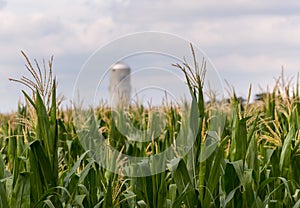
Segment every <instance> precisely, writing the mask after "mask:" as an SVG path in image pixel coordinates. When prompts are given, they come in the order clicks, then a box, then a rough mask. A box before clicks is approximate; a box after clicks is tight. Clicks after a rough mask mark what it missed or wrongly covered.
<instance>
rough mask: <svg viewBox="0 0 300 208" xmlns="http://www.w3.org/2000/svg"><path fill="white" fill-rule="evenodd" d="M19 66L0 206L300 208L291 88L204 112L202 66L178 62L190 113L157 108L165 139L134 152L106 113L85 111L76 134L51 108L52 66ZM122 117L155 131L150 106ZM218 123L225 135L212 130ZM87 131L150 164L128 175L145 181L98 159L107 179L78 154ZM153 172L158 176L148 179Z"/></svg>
mask: <svg viewBox="0 0 300 208" xmlns="http://www.w3.org/2000/svg"><path fill="white" fill-rule="evenodd" d="M25 57H26V56H25ZM26 60H27V69H28V70H29V72H30V73H31V74H32V77H31V78H26V77H23V78H21V79H20V80H14V81H17V82H21V83H23V84H24V85H26V86H27V88H26V89H27V91H26V92H25V91H23V93H24V96H25V97H26V104H24V105H22V104H20V105H19V107H18V111H17V112H16V113H14V114H9V115H0V121H1V123H0V124H1V126H0V149H1V156H2V157H0V197H1V198H0V199H1V200H0V207H149V208H150V207H151V208H152V207H174V208H177V207H300V192H299V191H300V168H299V167H300V158H299V157H300V146H299V145H300V130H299V129H300V120H299V115H300V97H299V80H296V84H294V85H293V84H291V83H292V82H290V81H289V80H285V78H284V76H283V75H282V77H280V78H279V79H278V82H277V85H276V86H275V87H274V89H273V90H272V91H271V92H270V93H265V94H261V95H260V96H258V99H257V101H256V102H254V103H249V102H248V101H245V102H243V101H242V100H241V99H238V98H237V96H236V95H235V93H234V92H232V97H231V98H230V99H229V100H228V102H223V103H219V102H217V101H215V102H213V101H212V102H210V103H206V102H205V101H204V98H203V97H204V96H203V94H204V92H203V91H202V84H203V79H204V73H203V72H204V71H205V67H204V68H200V69H199V68H198V65H197V64H195V65H193V64H192V65H193V67H192V66H190V65H189V64H187V63H179V64H178V65H176V66H175V67H177V68H179V69H181V70H182V71H183V73H184V74H185V76H186V82H187V85H188V87H189V89H190V96H191V97H192V100H193V102H192V106H191V107H190V109H192V110H193V109H194V110H195V109H196V111H197V112H196V114H195V113H194V112H193V111H192V112H191V113H190V114H188V115H186V114H184V113H183V112H182V111H181V110H180V108H179V107H178V106H175V105H174V106H171V105H169V106H162V107H161V108H160V109H159V110H160V111H159V112H160V114H164V115H165V117H166V125H165V126H164V127H163V129H161V131H162V132H164V133H163V134H162V135H160V136H159V137H157V138H153V139H152V140H151V141H149V142H144V143H139V144H136V143H135V142H129V141H128V138H126V137H125V136H124V135H122V133H121V132H120V131H119V130H118V128H116V123H115V120H114V117H113V116H112V113H111V110H110V109H109V108H108V107H106V106H100V107H99V108H98V109H94V112H93V115H95V116H93V117H92V118H91V119H90V120H88V121H87V122H89V123H88V124H87V128H86V129H83V130H82V129H81V130H80V131H79V130H78V129H77V128H76V125H75V124H74V112H73V110H72V109H71V108H70V109H65V110H61V109H60V108H59V103H60V101H59V100H58V99H57V96H56V81H55V78H54V77H53V75H52V61H51V60H50V62H49V65H47V66H45V69H44V68H43V67H42V68H40V67H39V65H37V67H36V68H34V67H33V66H32V65H31V63H30V61H29V60H28V59H26ZM203 66H205V65H202V67H203ZM126 114H127V116H128V117H129V118H130V119H131V122H132V123H133V124H134V126H135V127H136V128H138V129H140V130H145V129H148V128H149V127H152V126H153V125H155V122H156V120H155V116H153V115H154V110H153V109H152V108H149V107H148V108H145V107H144V106H141V105H136V106H132V107H131V108H129V109H128V110H127V111H126ZM194 115H197V117H196V118H195V117H194ZM220 116H222V118H224V119H225V120H224V122H225V124H224V128H223V127H222V129H214V125H215V123H214V122H218V118H219V117H220ZM194 121H196V122H194ZM125 124H126V123H125ZM195 124H196V125H195ZM217 126H218V125H217ZM95 129H96V130H97V131H96V132H97V133H98V132H99V133H98V134H101V136H102V137H104V138H105V140H106V141H107V144H108V145H109V146H110V147H113V148H114V149H116V150H118V151H120V152H122V153H123V154H126V155H131V156H136V157H148V158H151V160H152V163H151V162H150V161H141V162H140V163H139V164H138V166H137V167H139V168H141V170H143V167H145V168H146V169H147V170H149V171H150V174H148V176H144V177H128V176H126V174H124V173H123V172H122V171H123V170H122V164H124V163H125V162H126V161H124V160H121V159H119V157H118V155H113V154H110V152H106V153H103V154H102V153H101V154H100V157H101V156H103V155H105V156H106V157H107V158H106V161H107V163H109V164H108V165H110V166H114V167H117V168H115V169H114V170H116V171H115V172H111V171H108V170H106V169H105V168H103V167H102V166H100V165H99V163H98V162H97V158H98V157H95V153H94V152H92V151H89V150H87V148H86V147H88V146H87V145H93V144H86V143H83V142H82V141H81V140H80V137H79V135H80V134H82V133H87V135H86V138H94V136H95V135H89V133H91V132H92V133H94V131H95ZM181 129H182V130H183V131H180V130H181ZM211 129H214V130H216V131H215V134H210V133H209V130H211ZM98 130H99V131H98ZM189 130H191V131H192V133H193V134H192V136H193V139H194V141H195V142H194V144H193V145H192V146H191V149H190V151H189V152H188V153H187V154H185V155H183V156H182V157H181V156H180V153H179V156H180V157H178V158H175V159H174V160H167V161H165V163H166V164H163V163H160V162H161V161H157V163H156V162H155V155H156V154H158V153H160V152H163V151H164V150H165V149H166V148H167V147H169V146H172V145H175V146H176V142H178V141H176V138H177V136H178V134H180V132H183V133H182V135H181V136H182V137H186V138H187V139H188V138H189V137H190V135H188V134H186V132H188V131H189ZM84 131H85V132H84ZM95 137H96V138H97V135H96V136H95ZM178 145H179V144H178ZM174 151H175V152H176V148H175V149H174ZM96 156H97V155H96ZM98 159H99V158H98ZM153 161H154V162H153ZM155 164H157V165H159V166H165V167H166V169H165V171H163V172H159V173H157V172H156V171H155V169H156V168H158V167H156V165H155ZM118 171H119V172H118ZM152 171H153V172H152ZM152 173H153V174H152Z"/></svg>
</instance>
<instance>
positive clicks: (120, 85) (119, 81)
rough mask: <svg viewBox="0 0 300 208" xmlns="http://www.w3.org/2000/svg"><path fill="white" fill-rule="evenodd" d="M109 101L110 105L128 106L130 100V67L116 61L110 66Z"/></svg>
mask: <svg viewBox="0 0 300 208" xmlns="http://www.w3.org/2000/svg"><path fill="white" fill-rule="evenodd" d="M109 93H110V102H111V105H112V107H117V106H120V105H121V106H128V105H129V102H130V93H131V85H130V67H129V66H128V65H127V64H125V63H123V62H118V63H116V64H114V65H113V66H112V67H111V68H110V82H109Z"/></svg>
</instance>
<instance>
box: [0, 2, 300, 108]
mask: <svg viewBox="0 0 300 208" xmlns="http://www.w3.org/2000/svg"><path fill="white" fill-rule="evenodd" d="M0 19H1V21H0V97H1V101H0V112H7V111H11V110H13V109H16V106H17V103H18V99H19V97H22V95H21V93H20V90H21V89H24V88H23V87H22V86H20V85H18V84H16V83H11V82H9V81H8V78H9V77H13V78H19V77H20V76H21V75H23V74H27V73H26V70H25V67H24V63H25V61H24V59H23V57H22V56H21V53H20V50H24V51H25V52H26V53H27V55H28V56H29V57H30V58H31V59H33V58H36V59H37V60H39V61H41V60H42V59H43V58H45V59H46V60H47V59H49V58H50V56H51V55H54V73H55V74H56V76H57V78H58V82H59V92H60V94H62V95H64V96H65V97H66V101H65V102H66V103H69V102H70V99H72V95H73V89H74V84H75V81H76V77H77V75H78V74H79V72H80V70H81V68H82V67H83V66H84V64H85V63H86V61H87V60H88V58H89V57H90V56H91V55H92V54H93V53H94V52H95V51H96V50H98V49H99V48H101V47H103V46H104V45H106V44H108V43H109V42H111V41H113V40H115V39H117V38H119V37H122V36H125V35H128V34H131V33H136V32H143V31H159V32H166V33H170V34H174V35H178V36H180V37H182V38H184V39H186V40H189V41H191V42H193V43H194V44H195V45H196V46H197V47H199V48H201V49H202V50H203V51H204V52H205V53H206V54H207V56H208V57H209V58H210V59H211V61H212V62H213V64H214V65H215V67H216V69H217V71H218V72H219V74H220V77H221V79H222V80H227V81H228V82H229V83H230V84H231V85H233V86H234V87H235V89H236V91H237V93H238V94H239V95H241V96H247V91H248V87H249V85H250V83H252V84H253V90H254V93H255V92H259V91H260V86H261V87H263V88H266V86H267V85H270V86H272V85H273V84H274V77H278V76H279V75H280V73H281V68H282V66H283V67H284V69H285V73H286V75H287V76H289V77H291V76H296V75H297V73H298V72H299V71H300V59H299V57H300V38H299V35H300V2H299V1H296V0H286V1H280V0H274V1H268V0H228V1H217V0H200V1H199V0H189V1H179V0H165V1H161V0H153V1H151V2H150V1H146V0H102V1H96V0H74V1H72V2H70V1H66V0H62V1H50V0H45V1H37V0H26V1H20V0H19V1H17V0H10V1H6V0H0ZM200 58H201V57H200ZM165 82H166V83H168V82H170V84H171V83H172V80H167V79H166V80H165Z"/></svg>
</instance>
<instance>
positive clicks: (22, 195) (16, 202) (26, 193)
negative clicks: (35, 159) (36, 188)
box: [11, 172, 30, 208]
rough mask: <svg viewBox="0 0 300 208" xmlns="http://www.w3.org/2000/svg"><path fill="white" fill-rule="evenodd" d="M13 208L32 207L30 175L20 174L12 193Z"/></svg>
mask: <svg viewBox="0 0 300 208" xmlns="http://www.w3.org/2000/svg"><path fill="white" fill-rule="evenodd" d="M11 207H13V208H29V207H30V173H27V172H23V173H20V174H19V176H18V179H17V182H16V185H15V187H14V190H13V193H12V198H11Z"/></svg>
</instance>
